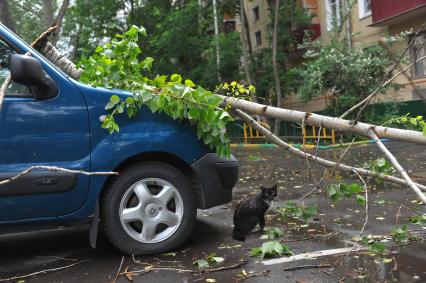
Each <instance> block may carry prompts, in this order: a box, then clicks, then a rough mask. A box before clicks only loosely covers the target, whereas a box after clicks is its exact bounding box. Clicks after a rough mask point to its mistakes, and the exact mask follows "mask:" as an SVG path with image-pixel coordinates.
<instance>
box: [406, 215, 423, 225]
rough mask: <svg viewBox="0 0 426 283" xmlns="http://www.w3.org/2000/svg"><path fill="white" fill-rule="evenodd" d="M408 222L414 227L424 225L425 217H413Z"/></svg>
mask: <svg viewBox="0 0 426 283" xmlns="http://www.w3.org/2000/svg"><path fill="white" fill-rule="evenodd" d="M409 221H410V222H411V223H412V224H414V225H426V215H413V216H411V217H410V218H409Z"/></svg>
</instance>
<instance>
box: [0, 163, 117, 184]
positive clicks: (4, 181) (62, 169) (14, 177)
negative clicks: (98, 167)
mask: <svg viewBox="0 0 426 283" xmlns="http://www.w3.org/2000/svg"><path fill="white" fill-rule="evenodd" d="M37 169H42V170H47V171H53V172H56V171H60V172H65V173H70V174H81V175H86V176H94V175H118V173H117V172H86V171H81V170H70V169H65V168H61V167H56V166H45V165H35V166H31V167H30V168H28V169H26V170H24V171H22V172H20V173H18V174H16V175H15V176H13V177H11V178H9V179H6V180H2V181H0V186H1V185H4V184H8V183H11V182H13V181H15V180H16V179H18V178H20V177H22V176H24V175H28V174H29V173H31V171H34V170H37Z"/></svg>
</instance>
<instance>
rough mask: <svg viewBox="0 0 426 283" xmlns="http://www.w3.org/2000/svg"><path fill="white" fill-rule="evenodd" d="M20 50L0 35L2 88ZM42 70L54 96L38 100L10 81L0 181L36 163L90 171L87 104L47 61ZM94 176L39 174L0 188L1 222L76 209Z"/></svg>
mask: <svg viewBox="0 0 426 283" xmlns="http://www.w3.org/2000/svg"><path fill="white" fill-rule="evenodd" d="M16 52H18V53H23V52H19V50H17V48H16V47H15V46H13V45H12V44H10V43H8V42H7V39H5V38H2V37H1V35H0V84H2V83H3V81H4V79H5V77H6V76H7V75H8V73H9V57H10V55H11V54H13V53H16ZM42 65H43V68H44V70H45V71H46V73H48V74H49V75H50V76H51V77H52V78H53V80H54V81H55V82H56V84H57V85H58V87H59V92H58V94H57V95H56V97H54V98H52V99H48V100H36V99H34V97H33V96H32V95H31V91H30V89H29V88H27V87H25V86H22V85H18V84H16V83H12V85H11V87H9V89H8V91H7V94H6V96H5V98H4V102H3V106H2V108H1V110H0V179H7V178H10V177H12V176H14V175H16V174H18V173H19V172H21V171H23V170H25V169H27V168H29V167H30V166H33V165H51V166H59V167H65V168H68V169H75V170H85V171H90V148H89V146H90V145H89V122H88V113H87V106H86V103H85V100H84V98H83V97H82V95H81V94H80V92H79V91H78V89H77V88H76V86H75V85H74V84H73V83H72V82H71V81H70V80H69V79H68V78H66V77H65V76H64V75H62V74H61V73H60V72H58V71H57V70H55V69H54V68H53V67H52V66H49V64H48V63H46V62H42ZM89 181H90V178H89V177H87V176H81V175H79V176H76V175H73V174H66V173H62V172H53V171H47V170H36V171H34V172H32V173H30V174H29V175H26V176H23V177H21V178H19V179H17V180H16V181H14V182H12V183H9V184H6V185H2V186H0V222H5V221H6V222H8V221H16V220H29V219H36V218H50V217H56V216H61V215H65V214H70V213H72V212H75V211H77V210H78V209H79V208H80V207H81V206H82V205H83V204H84V201H85V200H86V197H87V193H88V188H89Z"/></svg>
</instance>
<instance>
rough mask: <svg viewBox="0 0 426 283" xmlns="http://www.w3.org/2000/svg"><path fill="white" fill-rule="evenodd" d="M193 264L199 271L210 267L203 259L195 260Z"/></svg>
mask: <svg viewBox="0 0 426 283" xmlns="http://www.w3.org/2000/svg"><path fill="white" fill-rule="evenodd" d="M193 264H194V265H196V266H197V267H198V268H199V269H202V268H207V267H209V266H210V264H209V263H208V262H207V260H205V259H199V260H196V261H194V263H193Z"/></svg>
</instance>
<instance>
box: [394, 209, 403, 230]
mask: <svg viewBox="0 0 426 283" xmlns="http://www.w3.org/2000/svg"><path fill="white" fill-rule="evenodd" d="M401 207H402V204H401V205H400V206H399V209H398V212H397V213H396V219H395V225H398V224H399V213H400V212H401Z"/></svg>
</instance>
